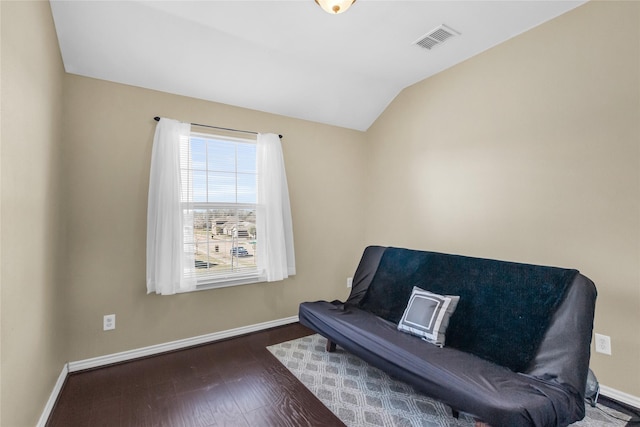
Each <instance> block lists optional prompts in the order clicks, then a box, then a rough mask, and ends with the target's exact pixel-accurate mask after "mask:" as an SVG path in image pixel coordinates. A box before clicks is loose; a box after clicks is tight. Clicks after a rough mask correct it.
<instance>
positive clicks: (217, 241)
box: [181, 133, 258, 283]
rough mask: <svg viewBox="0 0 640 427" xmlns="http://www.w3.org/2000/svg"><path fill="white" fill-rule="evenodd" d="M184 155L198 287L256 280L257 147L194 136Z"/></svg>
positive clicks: (189, 244) (190, 246)
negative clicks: (237, 280) (211, 283)
mask: <svg viewBox="0 0 640 427" xmlns="http://www.w3.org/2000/svg"><path fill="white" fill-rule="evenodd" d="M181 155H182V160H181V165H182V174H183V178H182V180H183V183H184V184H183V200H188V201H190V204H191V206H190V207H191V208H193V210H189V209H186V210H185V219H187V223H190V220H191V218H189V216H190V213H193V241H185V245H186V247H187V249H188V250H192V251H193V254H194V259H195V272H196V275H197V277H198V283H207V282H216V281H224V280H234V279H236V278H240V277H243V276H248V275H252V274H256V273H257V267H256V239H257V237H258V233H257V230H256V199H257V197H256V144H255V141H251V140H246V139H239V138H226V137H218V136H214V135H204V134H196V133H192V135H191V138H190V139H189V142H188V144H184V145H182V152H181ZM189 240H190V239H189Z"/></svg>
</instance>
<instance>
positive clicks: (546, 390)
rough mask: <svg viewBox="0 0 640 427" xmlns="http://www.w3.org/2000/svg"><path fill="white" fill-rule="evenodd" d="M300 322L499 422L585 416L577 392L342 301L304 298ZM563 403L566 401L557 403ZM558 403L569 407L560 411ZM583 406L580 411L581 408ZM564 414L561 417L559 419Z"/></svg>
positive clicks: (390, 371) (562, 422)
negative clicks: (440, 343) (431, 340)
mask: <svg viewBox="0 0 640 427" xmlns="http://www.w3.org/2000/svg"><path fill="white" fill-rule="evenodd" d="M299 317H300V323H302V324H303V325H305V326H307V327H310V328H311V329H314V330H316V331H320V332H321V333H322V335H324V336H330V337H331V339H332V341H333V342H335V343H337V344H338V345H339V346H341V347H343V348H344V349H346V350H347V351H349V352H350V353H353V354H355V355H357V356H359V357H360V358H362V359H363V360H365V361H367V362H369V363H371V364H372V365H374V366H377V367H378V368H380V369H382V370H384V371H385V372H387V373H388V374H389V375H391V376H393V377H395V378H398V379H400V380H404V381H407V382H409V383H410V384H412V385H414V386H415V387H416V388H417V389H418V390H419V391H421V392H423V393H425V394H426V395H427V396H431V397H433V398H436V399H438V400H439V401H441V402H443V403H445V404H448V405H450V406H451V407H452V408H455V409H459V408H464V411H465V412H467V413H469V414H470V415H472V416H475V417H477V418H478V419H483V420H491V421H492V423H493V425H496V426H510V427H513V426H530V425H540V426H542V425H544V426H551V425H566V424H568V423H569V422H571V421H568V420H575V419H581V418H582V417H583V416H584V407H582V408H580V407H578V406H576V405H572V403H571V402H573V401H575V400H576V396H571V395H569V391H567V390H565V389H563V388H562V387H559V386H557V385H554V384H553V383H549V382H546V381H542V380H539V379H537V378H534V377H531V376H528V375H525V374H519V373H515V372H512V371H511V370H509V369H507V368H505V367H502V366H499V365H497V364H495V363H491V362H489V361H487V360H484V359H482V358H479V357H477V356H475V355H473V354H469V353H466V352H463V351H460V350H457V349H454V348H448V347H444V348H440V347H437V346H434V345H431V344H428V343H425V342H424V341H422V340H421V339H420V338H418V337H415V336H412V335H409V334H404V333H398V331H397V329H396V325H395V324H394V323H392V322H390V321H387V320H384V319H382V318H380V317H378V316H376V315H374V314H372V313H369V312H366V311H364V310H361V309H359V308H358V307H355V306H350V305H345V304H342V303H340V302H339V301H335V302H333V303H329V302H326V301H317V302H305V303H302V304H301V305H300V310H299ZM559 403H562V404H559ZM556 406H560V407H569V408H571V411H566V409H565V410H562V411H556ZM581 411H582V413H580V412H581ZM560 417H561V418H562V419H560Z"/></svg>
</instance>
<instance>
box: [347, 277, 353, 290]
mask: <svg viewBox="0 0 640 427" xmlns="http://www.w3.org/2000/svg"><path fill="white" fill-rule="evenodd" d="M351 286H353V277H347V288H350V287H351Z"/></svg>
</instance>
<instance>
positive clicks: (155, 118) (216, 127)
mask: <svg viewBox="0 0 640 427" xmlns="http://www.w3.org/2000/svg"><path fill="white" fill-rule="evenodd" d="M153 120H155V121H156V122H159V121H160V117H158V116H156V117H154V118H153ZM191 126H200V127H203V128H211V129H221V130H228V131H230V132H242V133H251V134H253V135H257V134H258V132H254V131H252V130H241V129H232V128H221V127H220V126H212V125H201V124H200V123H191ZM278 136H279V137H280V139H282V135H278Z"/></svg>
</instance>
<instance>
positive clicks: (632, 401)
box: [600, 384, 640, 409]
mask: <svg viewBox="0 0 640 427" xmlns="http://www.w3.org/2000/svg"><path fill="white" fill-rule="evenodd" d="M600 394H601V395H603V396H606V397H609V398H611V399H613V400H617V401H618V402H621V403H626V404H627V405H630V406H633V407H634V408H638V409H640V397H637V396H633V395H630V394H627V393H625V392H622V391H619V390H616V389H613V388H611V387H607V386H606V385H602V384H601V385H600Z"/></svg>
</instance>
